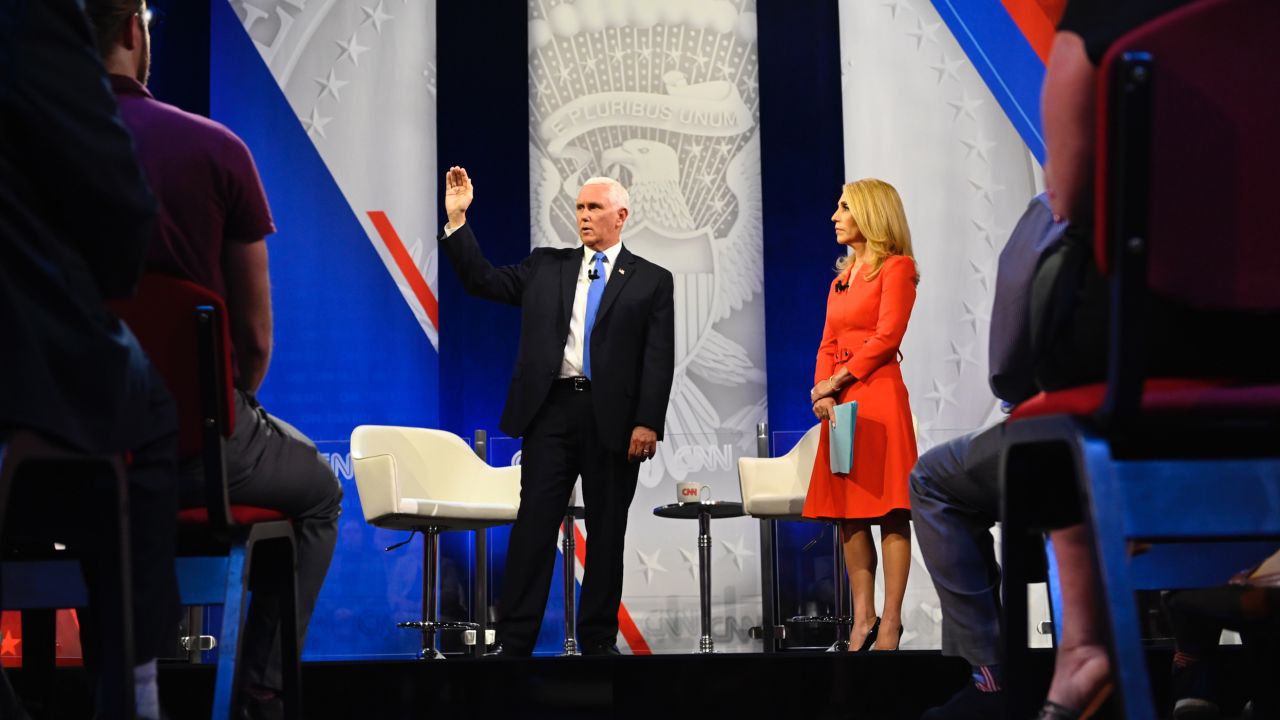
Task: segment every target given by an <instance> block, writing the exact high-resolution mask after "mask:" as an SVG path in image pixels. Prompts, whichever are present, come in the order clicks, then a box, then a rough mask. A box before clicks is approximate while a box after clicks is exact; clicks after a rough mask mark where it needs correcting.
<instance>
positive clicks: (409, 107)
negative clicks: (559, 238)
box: [229, 0, 439, 347]
mask: <svg viewBox="0 0 1280 720" xmlns="http://www.w3.org/2000/svg"><path fill="white" fill-rule="evenodd" d="M229 2H230V3H231V5H232V7H233V8H235V10H236V14H237V15H238V16H239V17H240V19H241V22H243V23H244V26H245V30H246V31H247V32H248V33H249V36H250V37H251V38H253V42H254V44H256V45H257V47H258V51H259V52H260V53H261V54H262V58H263V60H264V61H265V62H266V63H267V66H268V67H269V68H270V70H271V74H272V75H273V76H274V77H275V79H276V82H277V83H279V84H280V88H281V90H282V91H283V92H284V95H285V97H286V98H287V99H288V101H289V105H290V106H291V107H292V108H293V111H294V113H296V114H297V116H298V119H299V120H300V121H301V123H302V125H303V127H305V128H306V130H307V135H308V136H309V137H310V138H311V141H312V142H313V143H315V146H316V149H317V150H318V151H319V152H320V156H321V157H322V158H323V159H324V162H325V165H326V166H327V167H328V168H329V172H330V173H331V174H332V175H333V178H334V180H336V181H337V183H338V186H339V187H340V188H341V189H342V193H343V196H344V197H346V199H347V202H348V203H349V204H350V206H351V210H352V212H353V213H355V215H356V216H357V217H358V218H359V220H360V224H361V225H362V226H363V227H364V228H365V232H366V233H367V235H368V237H369V241H370V242H372V243H373V245H374V247H375V248H376V249H377V251H378V255H379V256H380V257H381V258H382V260H383V263H384V264H385V265H386V268H387V271H388V272H389V273H391V276H392V277H393V278H394V279H395V282H396V285H397V287H399V289H400V292H401V294H402V295H403V296H404V298H405V301H406V302H407V303H409V306H410V308H412V310H413V313H414V317H416V318H417V319H418V322H419V323H420V324H421V326H422V330H423V332H425V333H426V335H427V337H428V338H429V339H430V340H431V344H432V345H434V346H436V347H439V344H438V343H439V338H438V333H437V315H436V312H437V303H436V298H437V297H438V285H437V282H436V263H437V258H436V234H437V232H438V231H439V228H437V227H436V182H437V173H436V65H435V59H436V5H435V2H429V1H427V0H414V2H390V1H388V0H367V2H360V3H357V2H338V1H337V0H314V1H312V2H303V1H301V0H229Z"/></svg>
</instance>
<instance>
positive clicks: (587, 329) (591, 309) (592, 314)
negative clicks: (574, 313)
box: [582, 252, 605, 379]
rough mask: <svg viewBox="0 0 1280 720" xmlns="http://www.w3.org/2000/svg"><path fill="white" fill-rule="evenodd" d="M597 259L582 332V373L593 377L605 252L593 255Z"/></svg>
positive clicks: (602, 291) (588, 290)
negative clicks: (593, 345)
mask: <svg viewBox="0 0 1280 720" xmlns="http://www.w3.org/2000/svg"><path fill="white" fill-rule="evenodd" d="M592 259H593V260H595V261H596V266H595V277H594V278H592V279H591V284H590V285H589V286H587V320H586V322H585V323H584V325H583V328H584V329H583V332H582V374H583V375H586V376H587V379H590V378H591V327H592V326H593V325H595V324H596V312H597V311H599V310H600V298H601V297H602V296H604V278H605V275H604V253H602V252H598V253H596V254H595V255H594V256H593V257H592Z"/></svg>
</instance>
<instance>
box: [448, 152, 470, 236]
mask: <svg viewBox="0 0 1280 720" xmlns="http://www.w3.org/2000/svg"><path fill="white" fill-rule="evenodd" d="M474 197H475V188H473V187H472V185H471V178H470V177H468V176H467V169H466V168H461V167H458V166H457V165H454V166H453V167H451V168H449V171H448V172H446V173H445V174H444V211H445V214H446V215H448V216H449V227H450V228H451V229H457V228H460V227H462V226H463V225H465V224H466V222H467V208H469V207H471V200H472V199H473V198H474Z"/></svg>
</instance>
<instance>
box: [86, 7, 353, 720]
mask: <svg viewBox="0 0 1280 720" xmlns="http://www.w3.org/2000/svg"><path fill="white" fill-rule="evenodd" d="M85 6H86V8H85V9H86V11H87V13H88V15H89V17H90V20H91V21H92V22H93V25H94V29H95V32H96V34H97V42H98V49H99V51H100V52H101V53H102V56H103V60H104V61H105V63H106V67H107V72H108V73H110V77H111V84H112V88H113V89H114V90H115V93H116V98H117V101H118V102H119V105H120V115H121V117H122V118H123V119H124V122H125V125H126V126H128V128H129V129H130V131H131V132H132V133H133V136H134V142H135V144H136V146H137V152H138V158H139V161H140V163H141V165H142V168H143V171H144V173H145V174H146V176H147V179H148V181H149V182H150V184H151V187H152V189H153V192H154V193H155V195H156V197H157V198H158V199H159V201H160V211H159V215H158V218H157V222H156V231H155V234H154V237H153V238H152V242H151V245H150V247H149V249H148V256H147V260H146V267H147V269H148V270H150V271H153V272H159V273H164V274H167V275H173V276H177V277H181V278H184V279H188V280H191V281H193V282H196V283H198V284H200V285H203V286H205V287H207V288H209V289H211V290H213V291H214V292H217V293H218V294H220V295H221V296H222V297H223V299H224V300H225V301H226V304H227V313H228V316H229V318H230V324H231V336H232V345H233V351H234V353H235V385H236V392H235V404H236V405H235V415H236V426H235V429H234V432H233V434H232V436H231V438H230V440H229V441H228V443H227V484H228V486H229V488H230V492H231V500H232V502H234V503H241V504H247V505H256V506H259V507H267V508H273V509H277V510H280V511H282V512H284V513H286V514H288V515H289V516H290V517H291V518H292V519H293V520H294V530H295V532H296V534H297V540H298V545H297V549H298V622H299V626H298V628H297V631H298V634H299V639H300V640H301V639H302V638H303V637H304V636H305V633H306V627H307V624H308V622H309V620H310V618H311V612H312V610H313V609H314V607H315V600H316V596H317V595H319V593H320V586H321V585H322V584H323V583H324V576H325V573H326V572H327V571H328V567H329V561H330V559H331V558H332V556H333V549H334V545H335V543H336V540H337V529H338V514H339V511H340V504H341V500H342V487H341V485H340V484H339V483H338V481H337V478H336V477H335V476H334V474H333V471H332V469H331V468H330V467H329V466H328V464H326V463H325V462H324V461H323V460H322V459H321V458H320V456H319V454H318V453H317V452H316V449H315V445H314V444H312V443H311V441H310V440H308V439H307V438H306V437H305V436H303V435H302V433H300V432H298V431H297V430H296V429H295V428H293V427H292V426H290V425H289V424H288V423H285V422H284V421H282V420H280V419H278V418H276V417H274V416H272V415H270V414H268V413H267V412H266V410H264V409H263V408H262V406H261V405H259V404H258V402H257V400H256V399H255V397H254V393H255V392H256V391H257V389H258V387H259V386H260V385H261V383H262V379H263V378H264V377H265V376H266V373H267V365H268V362H269V360H270V356H271V334H272V333H271V290H270V281H269V277H268V273H267V247H266V242H265V241H264V236H266V235H267V234H269V233H272V232H275V225H274V224H273V223H272V220H271V211H270V209H269V208H268V206H267V199H266V195H265V193H264V192H263V189H262V182H261V180H260V179H259V178H258V172H257V169H256V167H255V166H254V163H253V157H252V156H251V155H250V153H249V150H248V148H246V147H245V145H244V143H243V142H242V141H241V140H240V138H238V137H236V136H235V135H234V134H233V133H232V132H231V131H230V130H228V129H227V128H225V127H223V126H222V125H220V124H218V123H216V122H213V121H212V120H209V119H208V118H204V117H200V116H198V115H192V114H190V113H187V112H184V111H182V110H179V109H178V108H176V107H173V106H172V105H167V104H165V103H162V102H159V101H157V100H156V99H155V98H153V97H152V96H151V94H150V93H149V92H148V91H147V89H146V86H145V83H146V80H147V72H148V68H149V64H150V57H149V55H150V51H149V36H148V32H147V27H146V22H145V20H144V17H145V15H146V5H145V2H144V1H143V0H87V2H86V3H85ZM183 470H184V487H183V500H184V503H186V504H189V505H195V504H199V502H200V498H201V488H200V483H199V477H200V475H199V468H198V467H194V468H183ZM256 600H257V599H256V598H255V602H253V604H252V607H251V608H250V612H249V619H248V624H247V627H246V634H245V648H244V656H243V657H244V660H245V663H246V665H245V675H244V677H245V678H246V679H247V680H248V682H247V683H246V684H245V690H244V693H243V694H242V696H241V702H242V705H243V706H244V709H245V711H246V714H248V715H249V716H250V717H253V716H259V715H274V714H277V713H279V712H280V711H281V707H280V702H279V690H280V689H281V686H282V681H281V676H280V657H279V642H278V635H277V630H278V626H279V618H278V617H276V616H275V614H274V611H273V610H272V609H271V608H272V604H271V603H264V602H257V601H256Z"/></svg>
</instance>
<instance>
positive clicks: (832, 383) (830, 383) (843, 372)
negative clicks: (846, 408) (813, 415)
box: [809, 365, 853, 403]
mask: <svg viewBox="0 0 1280 720" xmlns="http://www.w3.org/2000/svg"><path fill="white" fill-rule="evenodd" d="M852 379H853V374H852V373H850V372H849V368H847V367H844V366H843V365H842V366H841V367H840V369H839V370H837V371H836V372H835V374H834V375H832V376H831V377H829V378H827V379H826V380H823V381H822V382H819V383H818V384H817V385H814V386H813V389H811V390H810V391H809V402H811V403H816V402H818V400H820V399H822V398H824V397H832V396H835V395H839V394H840V389H841V388H843V387H844V386H845V385H848V384H849V381H850V380H852Z"/></svg>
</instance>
